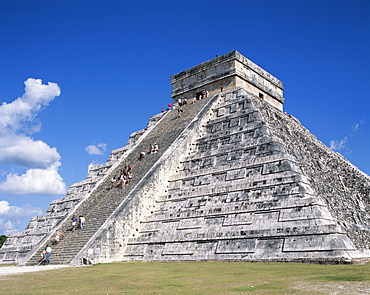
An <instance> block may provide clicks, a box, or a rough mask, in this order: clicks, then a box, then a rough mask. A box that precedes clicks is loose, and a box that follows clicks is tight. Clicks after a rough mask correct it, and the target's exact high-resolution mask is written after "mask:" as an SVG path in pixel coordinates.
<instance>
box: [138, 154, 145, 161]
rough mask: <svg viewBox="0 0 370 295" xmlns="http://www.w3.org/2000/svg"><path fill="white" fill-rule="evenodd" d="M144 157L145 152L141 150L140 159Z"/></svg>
mask: <svg viewBox="0 0 370 295" xmlns="http://www.w3.org/2000/svg"><path fill="white" fill-rule="evenodd" d="M144 157H145V152H140V155H139V161H141V160H142V159H144Z"/></svg>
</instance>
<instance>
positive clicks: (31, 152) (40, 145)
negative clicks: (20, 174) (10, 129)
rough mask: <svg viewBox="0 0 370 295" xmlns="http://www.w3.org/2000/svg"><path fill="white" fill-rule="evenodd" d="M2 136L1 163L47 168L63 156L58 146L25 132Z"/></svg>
mask: <svg viewBox="0 0 370 295" xmlns="http://www.w3.org/2000/svg"><path fill="white" fill-rule="evenodd" d="M0 138H1V142H0V163H1V164H4V165H16V166H20V167H26V168H29V167H32V168H45V167H48V166H49V165H51V164H53V163H55V162H56V161H59V160H60V158H61V157H60V155H59V153H58V152H57V149H56V148H51V147H49V146H48V145H47V144H46V143H45V142H43V141H41V140H33V139H32V138H30V137H28V136H25V135H23V134H8V135H6V136H3V137H0Z"/></svg>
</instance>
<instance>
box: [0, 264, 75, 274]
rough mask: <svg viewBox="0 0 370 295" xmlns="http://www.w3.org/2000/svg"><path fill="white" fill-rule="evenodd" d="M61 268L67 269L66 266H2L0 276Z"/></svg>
mask: <svg viewBox="0 0 370 295" xmlns="http://www.w3.org/2000/svg"><path fill="white" fill-rule="evenodd" d="M62 267H68V265H39V266H16V265H13V266H2V267H0V276H7V275H14V274H21V273H26V272H34V271H45V270H49V269H58V268H62Z"/></svg>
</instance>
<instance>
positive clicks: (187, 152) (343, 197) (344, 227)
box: [0, 51, 370, 265]
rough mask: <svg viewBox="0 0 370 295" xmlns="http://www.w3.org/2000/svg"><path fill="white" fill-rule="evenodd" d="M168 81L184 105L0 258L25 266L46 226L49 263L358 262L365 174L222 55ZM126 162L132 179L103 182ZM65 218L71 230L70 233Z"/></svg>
mask: <svg viewBox="0 0 370 295" xmlns="http://www.w3.org/2000/svg"><path fill="white" fill-rule="evenodd" d="M171 83H172V87H173V91H172V97H173V99H174V102H175V103H177V101H178V99H180V100H181V99H183V98H186V99H187V102H188V103H187V104H186V105H182V106H176V109H172V110H169V111H166V112H164V113H161V114H158V115H156V116H153V117H152V118H151V119H150V120H149V123H148V126H147V127H146V128H145V129H144V130H141V131H138V132H135V133H133V134H131V136H130V139H129V141H128V143H127V145H126V146H125V147H123V148H121V149H117V150H114V151H112V152H111V155H110V157H109V159H108V161H107V162H106V163H105V164H103V165H99V166H95V167H93V168H92V169H91V170H90V171H89V174H88V176H87V178H86V180H84V181H82V182H79V183H76V184H74V185H72V186H71V188H70V189H69V190H68V193H67V195H66V197H65V198H63V199H60V200H55V201H53V202H52V203H51V204H50V206H49V208H48V210H47V212H46V214H45V215H44V216H39V217H35V218H33V219H32V220H31V222H30V223H29V225H28V227H27V228H26V230H25V231H24V232H22V233H17V234H13V235H11V236H10V237H9V239H8V240H7V242H6V244H5V245H4V247H3V248H1V249H0V261H1V262H2V263H19V264H21V265H24V264H27V265H33V264H37V263H38V261H39V260H40V252H41V250H42V249H43V248H45V245H46V244H49V245H50V244H52V243H53V237H54V233H55V231H56V229H59V230H60V231H61V232H63V233H64V238H63V239H62V240H61V241H60V242H59V244H57V245H52V248H53V252H52V255H51V263H54V264H71V265H77V264H92V263H104V262H113V261H204V260H222V261H282V262H310V263H363V262H365V261H368V260H369V258H370V250H369V247H370V234H369V231H370V227H369V208H370V201H369V200H370V177H369V176H368V175H366V174H365V173H363V172H362V171H360V170H359V169H358V168H357V167H355V166H354V165H353V164H351V163H350V162H349V161H348V160H346V159H345V158H344V157H342V156H341V155H340V154H338V153H336V152H334V151H332V150H331V149H330V148H328V147H327V146H326V145H324V144H323V143H322V142H320V141H319V140H318V139H317V138H316V137H315V136H314V135H312V134H311V133H310V132H309V131H308V130H307V129H306V128H304V127H303V126H302V125H301V124H300V122H299V121H298V120H297V119H296V118H294V117H293V116H291V115H288V114H286V113H284V112H283V103H284V98H283V96H282V95H283V86H282V83H281V82H280V81H279V80H278V79H276V78H275V77H273V76H272V75H271V74H269V73H267V72H266V71H264V70H263V69H261V68H260V67H258V66H257V65H256V64H254V63H253V62H251V61H250V60H248V59H247V58H245V57H244V56H242V55H241V54H240V53H238V52H236V51H233V52H230V53H228V54H225V55H223V56H220V57H217V58H215V59H213V60H210V61H208V62H205V63H202V64H200V65H198V66H196V67H194V68H191V69H188V70H186V71H184V72H181V73H179V74H177V75H173V76H172V77H171ZM221 85H222V86H223V87H222V89H221V87H220V86H221ZM204 90H207V91H208V97H205V95H204V93H205V92H204ZM221 90H222V91H221ZM202 92H203V96H202ZM179 108H181V110H182V111H183V112H179V111H178V109H179ZM153 144H157V145H158V146H159V150H158V152H156V153H149V152H148V148H149V146H150V145H153ZM142 151H144V152H146V155H145V157H144V158H143V159H142V160H138V156H139V154H140V152H142ZM127 164H129V165H131V166H132V171H133V179H132V180H131V182H130V183H127V184H126V185H125V186H124V188H122V187H120V186H117V187H114V188H113V189H111V183H110V179H111V178H112V177H114V176H116V175H118V174H119V171H121V169H122V168H123V167H124V166H125V165H127ZM73 215H76V216H85V217H86V226H85V228H84V229H83V230H82V229H79V228H77V229H76V230H75V231H73V232H72V231H71V222H70V221H71V217H72V216H73Z"/></svg>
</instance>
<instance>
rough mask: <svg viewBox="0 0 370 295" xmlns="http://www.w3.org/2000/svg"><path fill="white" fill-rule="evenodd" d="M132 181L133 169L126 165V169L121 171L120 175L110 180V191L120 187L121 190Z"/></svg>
mask: <svg viewBox="0 0 370 295" xmlns="http://www.w3.org/2000/svg"><path fill="white" fill-rule="evenodd" d="M132 179H133V177H132V167H131V166H130V165H128V164H126V165H125V167H123V168H122V169H121V171H120V173H119V174H118V175H117V176H115V177H113V178H112V179H111V180H110V183H111V185H110V189H113V188H114V187H116V186H119V185H120V186H121V188H124V187H125V185H126V184H128V183H130V182H131V180H132Z"/></svg>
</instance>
